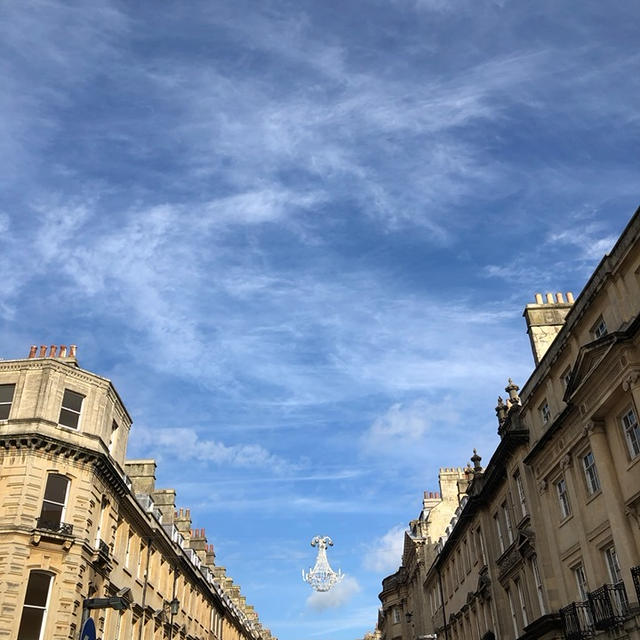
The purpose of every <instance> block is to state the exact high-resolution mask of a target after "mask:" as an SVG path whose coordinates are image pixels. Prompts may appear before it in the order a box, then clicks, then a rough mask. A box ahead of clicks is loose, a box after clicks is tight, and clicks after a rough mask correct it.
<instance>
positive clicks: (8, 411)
mask: <svg viewBox="0 0 640 640" xmlns="http://www.w3.org/2000/svg"><path fill="white" fill-rule="evenodd" d="M2 387H13V391H12V392H11V400H9V401H7V400H3V401H2V402H0V407H6V406H8V407H9V409H8V410H7V417H6V418H2V420H8V419H9V418H10V417H11V407H12V406H13V401H14V399H15V397H16V385H15V383H13V382H10V383H8V384H0V388H2Z"/></svg>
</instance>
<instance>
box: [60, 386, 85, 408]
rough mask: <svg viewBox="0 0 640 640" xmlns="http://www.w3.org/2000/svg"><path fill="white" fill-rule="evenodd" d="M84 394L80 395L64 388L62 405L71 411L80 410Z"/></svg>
mask: <svg viewBox="0 0 640 640" xmlns="http://www.w3.org/2000/svg"><path fill="white" fill-rule="evenodd" d="M83 399H84V396H81V395H80V394H79V393H76V392H75V391H70V390H69V389H65V390H64V397H63V398H62V406H63V407H66V408H67V409H73V411H78V412H79V411H80V409H82V400H83Z"/></svg>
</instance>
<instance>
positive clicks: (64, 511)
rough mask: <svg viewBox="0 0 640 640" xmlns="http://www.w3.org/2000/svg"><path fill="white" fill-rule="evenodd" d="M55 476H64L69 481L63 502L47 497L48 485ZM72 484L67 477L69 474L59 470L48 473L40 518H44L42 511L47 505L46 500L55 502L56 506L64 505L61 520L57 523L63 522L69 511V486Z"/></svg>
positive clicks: (48, 502) (51, 502) (49, 502)
mask: <svg viewBox="0 0 640 640" xmlns="http://www.w3.org/2000/svg"><path fill="white" fill-rule="evenodd" d="M53 476H57V477H59V478H64V479H65V480H66V481H67V484H66V486H65V488H64V501H63V502H56V501H55V500H49V499H48V498H45V496H46V494H47V486H48V484H49V478H51V477H53ZM70 486H71V480H69V478H67V476H65V475H64V474H63V473H58V472H57V471H52V472H51V473H48V474H47V481H46V482H45V485H44V492H43V494H42V502H41V503H40V518H42V517H43V516H42V511H43V508H44V505H45V502H46V503H47V504H54V505H56V506H59V507H62V509H61V511H60V522H58V523H56V524H62V523H63V522H64V517H65V515H66V513H67V501H68V499H69V487H70Z"/></svg>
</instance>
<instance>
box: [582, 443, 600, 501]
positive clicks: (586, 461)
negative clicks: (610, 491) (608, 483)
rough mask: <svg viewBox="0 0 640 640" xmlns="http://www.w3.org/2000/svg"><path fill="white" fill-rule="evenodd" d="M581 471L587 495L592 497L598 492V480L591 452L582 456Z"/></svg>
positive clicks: (594, 460)
mask: <svg viewBox="0 0 640 640" xmlns="http://www.w3.org/2000/svg"><path fill="white" fill-rule="evenodd" d="M582 469H583V471H584V479H585V482H586V483H587V493H588V494H589V495H590V496H592V495H594V494H595V493H598V491H600V488H601V487H600V478H599V476H598V468H597V467H596V459H595V458H594V457H593V451H588V452H587V453H586V454H585V455H583V456H582Z"/></svg>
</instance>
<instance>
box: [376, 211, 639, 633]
mask: <svg viewBox="0 0 640 640" xmlns="http://www.w3.org/2000/svg"><path fill="white" fill-rule="evenodd" d="M524 316H525V319H526V323H527V330H528V333H529V337H530V341H531V346H532V349H533V355H534V362H535V369H534V370H533V373H532V374H531V376H530V377H529V379H528V380H527V382H526V383H525V385H524V386H523V388H522V390H520V389H519V388H518V386H517V385H516V384H514V383H513V382H511V381H509V384H508V385H507V387H506V389H505V391H506V393H507V396H506V399H505V400H503V399H502V398H499V399H498V406H497V407H496V414H497V417H498V434H499V436H500V442H499V444H498V447H497V448H496V450H495V451H494V453H493V455H492V456H491V459H490V460H489V461H488V463H487V464H486V467H484V468H483V466H482V464H481V462H482V461H481V458H480V456H478V455H477V454H474V456H473V457H472V463H473V465H468V467H467V474H468V477H469V483H468V486H467V487H466V491H465V492H460V503H459V507H458V509H457V510H456V512H455V515H454V517H453V519H452V520H451V523H450V526H449V527H448V529H447V531H446V532H445V535H444V536H443V537H442V539H441V540H440V541H439V542H438V545H437V546H436V548H435V550H434V558H433V560H432V562H431V563H430V564H429V566H427V567H426V568H425V570H424V576H425V577H424V580H423V581H422V584H421V585H420V584H414V585H412V587H411V589H412V590H413V591H415V593H414V594H413V595H412V596H409V595H408V594H407V595H406V596H405V598H406V601H407V602H410V601H411V599H412V598H413V603H414V611H413V612H412V613H413V615H412V616H411V621H412V622H413V623H414V624H413V626H411V625H409V626H407V625H404V626H403V627H400V626H398V627H397V629H396V630H394V629H393V628H391V629H389V627H388V626H384V624H383V625H382V626H381V627H380V631H381V635H382V639H383V640H395V639H399V638H403V639H404V640H409V639H411V640H414V639H418V638H425V637H429V636H432V635H433V634H436V635H437V637H438V638H445V639H446V640H462V639H463V638H464V639H465V640H466V639H469V640H476V639H477V640H490V639H492V638H498V639H505V640H506V639H514V638H519V639H520V640H533V639H539V638H540V639H544V640H552V639H560V638H566V639H567V640H579V639H582V638H592V637H596V638H597V637H603V638H604V637H615V638H618V639H635V640H638V639H640V609H639V605H638V600H639V598H640V427H639V425H638V415H639V414H638V411H639V409H640V331H639V329H640V209H638V211H636V213H635V215H634V216H633V218H632V219H631V221H630V222H629V224H628V225H627V228H626V229H625V230H624V232H623V233H622V235H621V237H620V239H619V240H618V242H617V243H616V245H615V246H614V248H613V249H612V251H611V252H610V253H609V254H608V255H606V256H605V257H604V258H603V259H602V261H601V262H600V264H599V265H598V267H597V268H596V270H595V272H594V273H593V275H592V276H591V278H590V279H589V281H588V282H587V284H586V286H585V288H584V289H583V291H582V293H581V294H580V295H579V296H578V297H577V298H576V299H575V300H574V299H573V296H572V295H571V294H567V295H566V297H565V296H564V295H562V294H556V295H555V296H553V295H551V294H547V295H546V297H545V298H543V297H542V296H541V295H540V294H537V295H536V300H535V303H533V304H529V305H527V307H526V309H525V311H524ZM385 580H389V578H387V579H385ZM383 585H384V582H383ZM384 593H385V591H384V590H383V594H381V597H382V596H383V595H384ZM420 599H422V602H423V604H422V605H421V606H422V607H425V608H426V611H422V612H421V613H420V615H416V612H415V603H417V602H419V601H420ZM383 607H384V598H383ZM383 619H384V618H383Z"/></svg>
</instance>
